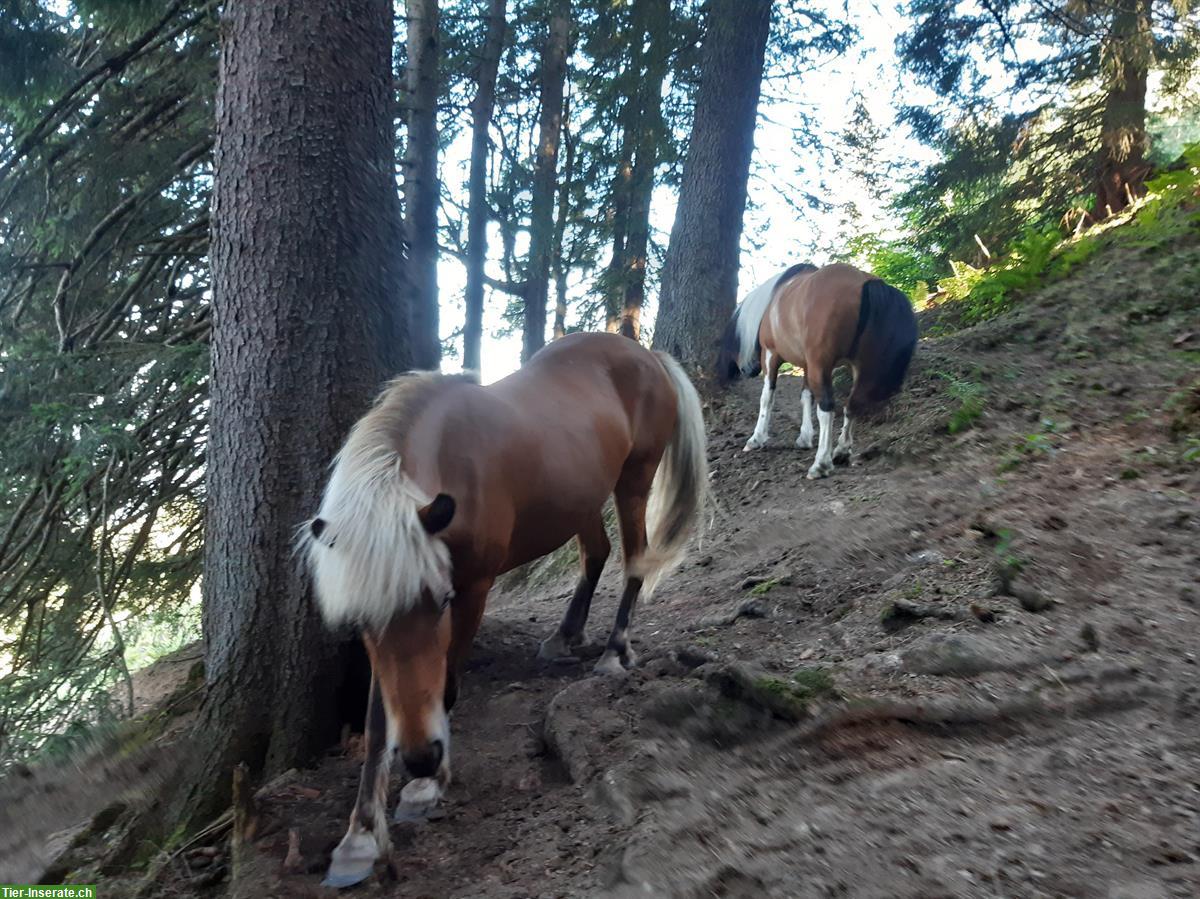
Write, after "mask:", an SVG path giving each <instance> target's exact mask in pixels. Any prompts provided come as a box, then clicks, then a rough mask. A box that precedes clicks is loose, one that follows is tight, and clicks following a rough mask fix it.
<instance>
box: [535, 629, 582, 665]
mask: <svg viewBox="0 0 1200 899" xmlns="http://www.w3.org/2000/svg"><path fill="white" fill-rule="evenodd" d="M571 649H572V647H571V645H570V644H569V643H568V642H567V638H566V637H564V636H563V635H562V634H560V633H559V632H558V631H555V632H554V633H553V634H551V635H550V636H549V637H547V638H546V639H545V640H543V641H542V642H541V644H539V646H538V653H537V657H538V658H539V659H541V660H542V661H543V662H577V661H579V660H578V659H576V658H575V654H574V653H572V652H571Z"/></svg>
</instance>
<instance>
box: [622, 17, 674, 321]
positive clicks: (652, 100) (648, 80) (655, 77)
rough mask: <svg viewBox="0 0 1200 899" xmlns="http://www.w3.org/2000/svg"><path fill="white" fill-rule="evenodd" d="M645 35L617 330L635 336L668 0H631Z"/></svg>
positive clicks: (666, 49)
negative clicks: (646, 42) (641, 10)
mask: <svg viewBox="0 0 1200 899" xmlns="http://www.w3.org/2000/svg"><path fill="white" fill-rule="evenodd" d="M636 3H637V5H638V6H641V7H644V8H645V12H644V14H643V16H642V19H643V21H644V22H645V23H646V32H647V34H648V36H649V38H650V48H649V50H648V51H647V53H646V68H645V72H644V73H643V74H642V76H641V77H640V78H639V79H638V90H637V94H636V97H637V102H638V108H639V115H638V123H637V139H636V141H635V144H634V146H635V150H634V161H633V171H632V173H631V176H630V183H629V197H630V199H629V235H628V238H627V240H626V242H625V264H624V268H625V271H624V277H623V278H622V280H623V282H624V292H623V298H622V303H621V322H620V327H619V328H618V330H619V331H620V333H622V334H624V335H625V336H626V337H629V338H632V339H633V340H640V339H641V334H642V306H643V304H644V303H645V301H646V261H647V255H648V251H649V247H650V199H651V197H652V196H653V194H654V171H655V169H656V168H657V166H658V148H659V144H660V143H661V142H662V139H663V121H662V87H663V81H664V80H665V79H666V77H667V63H668V62H669V60H670V52H671V48H670V43H669V39H670V23H671V0H636Z"/></svg>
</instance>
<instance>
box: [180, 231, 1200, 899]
mask: <svg viewBox="0 0 1200 899" xmlns="http://www.w3.org/2000/svg"><path fill="white" fill-rule="evenodd" d="M1123 265H1124V266H1125V267H1124V268H1122V269H1121V270H1120V274H1114V271H1116V270H1115V269H1114V268H1112V267H1108V268H1105V267H1102V266H1093V267H1092V268H1091V269H1089V270H1088V272H1086V273H1081V274H1080V275H1077V276H1076V277H1074V278H1072V279H1071V280H1069V281H1066V282H1063V283H1062V284H1060V285H1058V286H1056V287H1054V288H1051V289H1050V290H1047V291H1045V292H1044V293H1043V294H1042V295H1041V296H1040V297H1039V299H1038V302H1037V303H1036V304H1033V303H1028V304H1026V305H1025V306H1024V307H1023V309H1022V310H1021V311H1018V312H1016V313H1013V314H1010V315H1008V316H1006V317H1005V318H1003V319H1000V320H998V321H995V322H992V323H990V324H988V325H985V326H980V327H977V328H975V329H971V330H967V331H959V332H956V333H954V334H953V335H951V336H947V337H941V338H934V339H927V340H924V341H923V342H922V345H921V347H920V349H919V351H918V357H917V362H916V364H915V370H914V373H913V375H912V378H911V381H910V384H909V386H908V388H907V389H906V392H905V393H904V394H903V395H902V396H901V397H900V398H898V400H897V401H896V402H895V403H894V404H893V406H892V408H891V409H890V411H889V413H888V414H887V417H886V419H885V420H881V421H876V422H872V423H866V424H863V425H861V426H860V427H859V429H858V432H857V439H858V441H859V443H858V450H859V455H858V456H857V457H856V459H855V461H854V464H853V465H852V466H851V467H850V468H848V469H847V468H840V469H839V470H838V471H837V472H836V474H835V475H834V476H833V477H831V478H829V479H827V480H824V481H817V482H812V481H807V480H805V478H804V475H805V472H806V471H807V468H808V466H809V464H810V463H811V452H809V451H799V450H797V449H795V448H794V446H793V445H792V442H793V440H794V439H795V436H796V433H797V431H798V418H797V413H798V409H799V396H798V389H797V387H796V385H795V383H794V382H791V381H789V380H787V379H784V380H783V381H782V382H781V392H780V401H779V404H778V407H779V409H780V414H779V415H778V416H777V419H776V426H775V433H774V434H773V436H772V441H771V443H770V445H769V447H768V448H766V449H765V450H762V451H760V452H758V453H754V454H743V453H742V452H741V447H742V444H743V443H744V441H745V438H746V435H747V434H748V432H749V431H750V429H751V428H752V426H753V423H754V416H755V410H756V405H757V393H758V385H757V384H742V385H740V386H738V387H737V388H736V389H735V390H733V391H732V392H730V393H728V394H726V395H724V396H723V397H721V398H719V399H717V400H715V401H714V405H713V407H712V408H711V409H710V410H709V411H710V422H709V426H710V435H711V437H710V440H711V461H712V468H713V471H714V479H713V484H714V488H715V491H716V494H717V497H718V499H719V503H720V510H719V513H718V515H717V518H716V521H715V524H714V527H713V529H712V531H711V532H710V533H709V535H708V536H707V537H706V538H705V541H704V544H703V546H702V547H701V548H700V549H698V550H697V551H696V553H695V554H694V555H693V556H692V557H691V559H690V561H689V562H688V563H687V564H686V566H685V567H684V568H683V569H682V570H681V571H680V572H679V573H678V574H677V575H676V576H675V577H674V578H673V579H672V580H671V581H670V583H669V584H667V585H665V586H664V587H663V589H662V590H661V592H660V594H659V595H658V596H657V597H655V599H654V600H653V601H652V602H649V603H646V604H644V605H643V606H642V607H641V608H640V609H639V610H638V614H637V618H636V622H635V630H634V640H635V644H636V646H637V648H638V651H639V653H640V654H641V658H642V664H641V666H640V667H639V668H638V669H637V670H636V671H634V672H632V673H631V674H629V675H628V676H626V677H624V678H621V679H606V678H597V677H593V676H592V675H591V674H590V663H589V664H580V665H577V666H570V667H565V668H563V667H547V666H545V665H544V664H542V663H539V662H538V661H537V660H536V658H535V651H536V647H537V642H538V640H539V639H541V638H542V637H543V636H545V635H546V634H547V633H548V632H549V631H550V629H551V628H552V627H553V626H554V624H555V623H556V622H557V620H558V618H559V616H560V614H561V612H562V609H563V607H564V604H565V603H566V600H567V597H568V596H569V593H570V586H571V580H572V578H573V572H572V571H570V570H565V569H567V566H566V565H565V564H560V565H559V566H558V569H557V571H558V573H557V574H554V573H548V572H546V571H543V572H542V573H541V575H539V576H538V577H535V578H532V579H531V580H529V581H525V582H522V583H519V584H515V585H511V586H510V587H509V588H508V589H507V590H500V591H497V593H496V595H494V596H493V597H492V601H491V605H490V608H489V614H488V616H487V619H486V621H485V623H484V626H483V629H482V631H481V634H480V637H479V640H478V643H477V648H476V650H475V653H474V656H473V658H472V661H471V664H470V670H469V672H468V675H467V677H466V678H465V683H464V693H463V695H462V698H461V699H460V703H459V706H458V707H457V708H456V710H455V713H454V721H453V735H454V743H453V759H454V770H455V778H456V779H455V783H454V785H453V787H452V789H451V790H450V793H449V797H448V800H447V802H446V804H445V809H444V811H445V816H444V818H442V819H440V820H437V821H433V822H430V823H425V824H421V825H411V824H404V825H394V826H393V841H394V844H395V852H394V866H395V867H394V878H389V877H388V876H386V875H384V876H381V877H380V878H379V879H378V880H375V881H372V882H370V883H367V884H365V885H363V886H362V887H360V888H358V889H357V890H356V892H355V895H362V896H397V897H400V896H403V897H457V899H476V897H478V899H482V897H488V899H503V897H514V899H515V897H574V896H603V897H633V896H680V897H707V896H728V897H754V896H771V897H810V896H811V897H825V896H854V897H914V899H915V897H921V899H931V897H938V896H955V897H974V896H980V897H985V896H987V897H991V896H1006V897H1009V896H1022V897H1023V896H1030V897H1033V896H1070V897H1121V899H1138V897H1146V899H1150V897H1155V899H1157V897H1164V896H1181V897H1182V896H1195V895H1200V683H1198V681H1197V667H1196V653H1197V652H1200V607H1198V606H1197V602H1198V598H1200V586H1198V584H1197V577H1198V572H1200V505H1198V503H1197V498H1198V496H1200V467H1198V466H1197V464H1196V463H1195V462H1194V461H1184V460H1183V458H1182V455H1181V452H1182V446H1181V443H1180V439H1179V432H1180V430H1181V427H1182V429H1183V433H1184V435H1185V436H1186V434H1187V433H1195V431H1190V432H1189V431H1188V430H1187V429H1188V428H1193V427H1194V426H1195V424H1196V422H1194V421H1192V420H1191V419H1190V418H1188V416H1189V415H1191V414H1192V413H1191V412H1189V411H1188V410H1189V408H1190V407H1189V406H1188V404H1189V403H1193V402H1195V403H1196V410H1197V411H1196V414H1197V415H1198V416H1200V402H1196V400H1197V398H1200V393H1197V391H1198V390H1200V385H1197V384H1196V381H1195V378H1196V368H1197V364H1196V363H1197V361H1198V360H1197V357H1198V356H1200V352H1198V349H1200V348H1196V347H1194V346H1193V345H1192V344H1190V343H1188V342H1187V341H1186V340H1185V341H1184V342H1182V343H1179V342H1176V341H1177V337H1178V335H1179V334H1180V333H1181V332H1186V330H1187V327H1188V323H1189V322H1191V323H1192V324H1194V321H1195V318H1196V314H1197V313H1196V308H1197V307H1196V290H1195V286H1194V285H1193V286H1192V287H1190V288H1189V287H1188V286H1187V284H1186V283H1184V284H1179V283H1178V282H1179V279H1175V281H1174V282H1172V283H1175V284H1176V289H1177V291H1179V295H1178V296H1174V297H1166V298H1162V297H1160V296H1158V295H1157V294H1150V293H1148V292H1147V288H1146V286H1145V285H1146V284H1147V283H1168V281H1169V279H1168V277H1167V275H1168V272H1167V271H1165V270H1163V271H1160V269H1163V267H1164V266H1167V267H1170V268H1171V269H1172V271H1179V270H1186V271H1198V270H1200V250H1197V249H1196V248H1194V247H1193V248H1188V249H1185V250H1181V251H1180V252H1179V253H1178V254H1177V255H1176V256H1175V257H1174V258H1173V259H1168V260H1163V259H1156V258H1154V257H1145V258H1139V259H1134V260H1128V259H1127V260H1125V261H1124V263H1123ZM1189 291H1190V292H1189ZM1156 303H1157V304H1159V305H1155V304H1156ZM1147 309H1149V310H1150V311H1149V312H1146V310H1147ZM1135 313H1136V314H1135ZM928 323H929V321H928V320H927V322H926V324H928ZM964 384H967V385H968V386H969V388H970V389H965V388H963V387H962V385H964ZM955 385H958V386H957V387H955ZM1189 391H1191V392H1189ZM964 396H982V398H983V399H982V411H981V413H980V414H979V415H978V416H977V417H976V419H975V420H974V421H973V425H974V426H973V427H971V428H969V429H968V430H965V431H963V432H962V433H960V434H958V435H957V436H951V435H950V434H948V433H947V425H948V422H949V421H950V420H951V419H952V418H953V417H955V416H956V415H957V416H959V417H960V418H961V417H963V416H965V417H967V418H970V415H969V414H968V413H964V412H962V406H963V400H962V397H964ZM1181 422H1182V425H1181V424H1180V423H1181ZM1172 428H1174V431H1175V436H1174V437H1173V436H1172ZM551 569H552V570H553V566H551ZM618 586H619V565H618V564H617V560H614V562H613V563H611V564H610V568H609V570H608V571H607V572H606V575H605V578H604V581H603V582H602V585H601V588H600V590H599V592H598V594H597V598H596V602H595V605H594V608H593V612H592V621H591V631H592V634H593V635H594V636H595V637H598V638H599V637H602V636H603V635H604V634H605V633H606V632H607V629H608V628H609V626H610V625H611V622H612V616H613V614H614V612H615V605H616V601H617V594H618ZM747 607H748V608H747ZM739 608H744V609H746V610H747V611H749V612H750V613H751V614H750V615H741V616H737V617H734V615H733V613H734V612H735V611H736V610H738V609H739ZM730 665H733V666H734V667H733V668H730V667H729V666H730ZM739 666H741V667H739ZM731 671H732V672H733V673H734V674H737V673H739V672H741V673H742V674H743V675H744V674H745V672H747V671H749V672H750V675H749V676H750V678H751V680H752V681H753V682H754V684H755V685H757V686H758V687H761V689H760V690H759V691H758V692H757V693H754V692H753V691H751V692H752V694H753V695H750V696H747V695H746V694H745V692H744V691H742V692H739V691H737V690H731V689H729V688H728V683H729V679H730V677H731ZM828 681H831V682H832V683H831V684H830V683H828ZM722 684H725V685H726V689H725V690H724V691H722V690H721V689H720V686H721V685H722ZM781 697H782V700H783V702H784V706H785V708H784V713H783V714H782V715H781V713H780V706H779V705H778V702H777V700H780V698H781ZM872 700H887V701H889V702H892V703H893V704H894V705H893V707H892V708H891V711H890V712H888V711H886V710H880V709H876V710H875V711H874V712H869V711H866V710H867V709H869V708H875V707H873V706H869V705H868V703H869V702H870V701H872ZM772 703H775V704H774V705H772ZM788 703H791V705H790V706H789V705H788ZM764 706H767V707H770V708H773V709H774V713H772V711H771V710H770V708H767V707H764ZM787 708H792V709H796V708H800V709H803V710H806V711H804V712H803V713H800V714H791V713H788V712H787ZM844 709H852V710H855V711H856V713H858V715H859V718H860V719H864V720H859V721H858V723H855V722H854V721H853V720H845V721H842V722H841V723H840V724H839V723H838V721H837V720H831V723H830V724H829V726H828V727H825V728H823V729H822V728H814V727H813V725H812V722H813V721H814V720H816V721H821V720H826V719H824V718H822V717H821V716H830V715H832V716H835V717H836V716H837V715H838V714H839V711H838V710H844ZM812 716H816V717H815V718H814V717H812ZM796 717H799V718H800V719H801V720H799V721H795V720H785V719H788V718H791V719H795V718H796ZM947 719H953V720H952V721H948V720H947ZM357 777H358V761H357V759H356V758H355V757H354V754H353V753H352V752H351V753H337V754H334V755H331V756H330V757H329V758H328V759H327V760H326V761H325V762H324V763H323V764H322V765H321V766H320V767H319V768H317V769H315V770H312V771H305V772H300V773H299V774H298V775H297V776H296V777H294V778H292V779H291V780H289V781H287V782H286V783H284V784H281V785H279V786H276V787H274V788H271V789H269V790H268V791H267V795H266V796H265V798H264V799H263V801H262V805H261V811H262V813H263V816H262V825H261V827H260V829H259V839H258V842H257V847H256V848H257V850H258V852H259V855H260V857H261V858H262V859H264V860H266V862H267V864H266V865H265V866H264V871H265V874H264V883H263V884H262V889H261V891H260V892H259V893H258V894H259V895H270V894H274V895H286V896H305V895H313V896H318V895H329V891H326V890H323V889H322V888H320V887H319V886H318V884H319V881H320V876H321V873H322V872H323V871H324V868H325V866H326V864H327V862H328V858H329V852H330V850H331V849H332V848H333V846H334V845H335V844H336V842H337V841H338V839H339V838H340V837H341V834H342V832H343V829H344V827H345V823H346V817H347V815H348V813H349V810H350V808H351V805H352V803H353V796H354V790H355V785H356V781H357ZM397 786H398V785H397ZM293 828H294V829H296V830H298V832H299V835H300V846H299V850H300V856H299V859H298V860H297V859H295V858H294V859H293V861H294V862H296V864H294V865H293V867H292V871H291V873H284V872H283V870H282V865H281V863H282V861H283V859H284V856H285V854H286V853H287V845H288V830H289V829H293ZM214 851H219V847H218V849H216V850H214ZM197 858H199V859H200V860H199V861H196V862H195V863H194V864H193V868H194V870H192V871H191V872H190V873H189V869H188V868H187V867H186V866H184V865H183V862H182V861H180V863H179V872H178V874H177V876H176V877H175V879H174V880H172V881H170V883H169V886H168V889H169V890H170V891H171V892H174V893H181V894H193V893H200V894H207V892H206V891H207V890H211V889H212V888H203V889H201V888H200V887H199V886H198V884H199V883H202V882H205V881H206V880H207V881H211V880H213V879H214V878H213V877H212V876H211V875H210V874H209V873H208V871H210V870H211V869H212V868H213V866H214V863H213V862H212V861H211V853H210V855H209V856H203V855H198V856H197ZM205 859H208V860H205ZM189 878H192V880H189Z"/></svg>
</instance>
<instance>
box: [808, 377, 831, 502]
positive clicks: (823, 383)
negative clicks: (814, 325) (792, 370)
mask: <svg viewBox="0 0 1200 899" xmlns="http://www.w3.org/2000/svg"><path fill="white" fill-rule="evenodd" d="M808 383H809V386H810V387H811V388H812V392H813V393H814V394H815V395H816V397H817V423H818V425H819V426H820V433H819V434H818V435H817V458H816V459H815V460H814V461H813V464H812V468H810V469H809V470H808V477H809V480H813V479H815V478H823V477H825V476H826V475H828V474H830V473H831V472H832V471H833V369H832V367H831V366H830V367H826V366H813V367H812V368H811V369H809V371H808Z"/></svg>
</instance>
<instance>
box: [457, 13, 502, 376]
mask: <svg viewBox="0 0 1200 899" xmlns="http://www.w3.org/2000/svg"><path fill="white" fill-rule="evenodd" d="M505 5H506V0H491V2H490V4H489V7H488V26H487V35H486V37H485V38H484V42H483V57H482V58H481V59H480V60H479V75H478V77H477V80H476V83H477V87H476V89H475V100H474V101H473V102H472V103H471V174H470V177H469V182H468V189H467V190H468V208H467V289H466V307H467V308H466V323H465V325H464V327H463V367H464V368H466V369H467V370H468V371H479V366H480V362H481V360H480V348H481V346H482V343H483V267H484V262H485V261H486V259H487V226H488V219H489V218H490V215H489V212H488V200H487V168H488V145H489V143H488V129H489V128H490V127H491V124H492V111H493V109H494V107H495V105H496V75H497V73H498V72H499V71H500V54H501V51H502V50H503V49H504V32H505V27H506V26H505V21H504V16H505V11H506V10H505Z"/></svg>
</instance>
